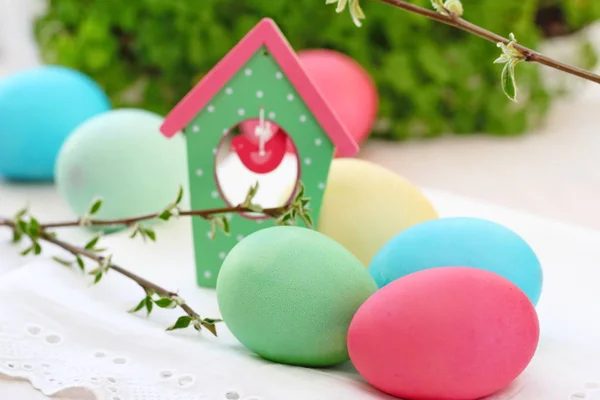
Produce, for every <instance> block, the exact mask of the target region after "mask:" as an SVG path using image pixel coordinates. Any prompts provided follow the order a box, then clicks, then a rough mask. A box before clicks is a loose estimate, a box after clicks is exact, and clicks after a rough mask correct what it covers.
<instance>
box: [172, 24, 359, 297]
mask: <svg viewBox="0 0 600 400" xmlns="http://www.w3.org/2000/svg"><path fill="white" fill-rule="evenodd" d="M161 131H162V133H163V134H164V135H165V136H167V137H171V136H173V135H175V134H176V133H178V132H181V131H183V132H184V134H185V135H186V141H187V154H188V161H187V162H188V167H189V187H190V189H189V190H190V198H191V206H192V208H193V209H209V208H217V207H227V206H236V205H238V204H240V203H241V202H243V200H244V196H245V194H246V193H247V191H248V189H249V188H250V186H252V185H253V184H254V183H255V182H256V181H259V183H260V187H259V191H258V194H257V196H256V197H255V202H258V204H260V205H261V206H262V207H265V208H266V207H277V206H280V205H283V204H285V203H286V202H287V201H288V200H289V199H290V198H291V197H292V196H293V195H294V191H295V188H296V187H297V185H298V182H300V181H302V183H303V184H304V186H305V193H306V195H307V196H308V197H310V198H311V203H310V207H311V209H312V213H311V216H312V217H313V219H314V221H315V225H318V223H319V222H318V217H319V212H320V208H321V202H322V198H323V193H324V190H325V186H326V183H327V175H328V173H329V166H330V164H331V160H332V158H333V154H334V151H337V152H338V154H339V155H340V156H342V157H351V156H354V155H355V154H356V153H357V151H358V146H357V144H356V143H355V142H354V140H353V139H352V138H351V137H350V135H349V134H348V133H347V132H346V130H345V129H344V127H343V126H342V125H341V124H340V122H339V121H338V119H337V118H336V116H335V115H334V113H333V112H332V111H331V109H330V108H329V106H328V105H327V104H326V102H325V101H324V100H323V98H322V96H321V95H320V93H319V91H318V90H317V88H316V87H315V86H314V84H313V83H312V82H311V80H310V78H309V77H308V76H307V74H306V72H305V71H304V70H303V68H302V66H301V64H300V62H299V60H298V58H297V56H296V54H295V53H294V51H293V49H292V48H291V46H290V44H289V43H288V42H287V40H286V39H285V37H284V36H283V34H282V33H281V31H280V30H279V28H278V27H277V25H276V24H275V23H274V22H273V21H272V20H271V19H263V20H262V21H261V22H259V23H258V25H256V26H255V27H254V28H253V29H252V30H251V31H250V32H249V33H248V34H247V35H246V36H245V37H244V38H243V39H242V40H241V41H240V42H239V43H238V44H237V45H236V46H235V47H234V48H233V49H232V50H231V51H230V52H229V53H228V54H227V55H226V56H225V57H224V58H223V59H222V60H221V61H220V62H219V63H218V64H217V65H216V66H215V67H214V69H213V70H211V71H210V72H209V73H208V74H207V75H206V76H204V78H203V79H202V80H201V81H200V82H199V83H198V84H197V85H196V86H195V87H194V88H193V89H192V91H191V92H190V93H189V94H188V95H186V97H185V98H184V99H183V100H182V101H181V102H180V103H179V104H177V105H176V106H175V108H174V109H173V110H172V111H171V112H170V113H169V115H167V117H166V119H165V121H164V123H163V125H162V127H161ZM226 179H227V180H228V181H227V182H225V180H226ZM269 183H270V185H271V187H270V188H269V187H268V186H269ZM228 218H230V219H231V221H230V222H231V223H230V225H231V235H230V236H225V235H222V234H221V235H219V234H217V236H216V237H215V238H212V237H211V236H212V235H211V226H210V223H209V221H206V220H204V219H201V218H193V222H192V225H193V235H194V250H195V259H196V268H197V281H198V285H200V286H204V287H215V285H216V279H217V275H218V272H219V269H220V266H221V263H222V262H223V260H224V259H225V257H226V256H227V253H228V252H229V250H230V249H231V248H232V247H233V246H235V244H236V243H237V242H238V241H240V240H242V239H243V238H244V237H245V236H247V235H249V234H251V233H252V232H255V231H257V230H259V229H262V228H265V227H269V226H273V224H274V220H273V219H261V218H258V217H257V216H256V215H241V214H232V215H230V216H228Z"/></svg>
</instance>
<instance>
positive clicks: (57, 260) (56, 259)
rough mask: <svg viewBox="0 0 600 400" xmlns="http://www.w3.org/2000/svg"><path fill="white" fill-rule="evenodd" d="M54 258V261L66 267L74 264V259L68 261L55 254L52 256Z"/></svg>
mask: <svg viewBox="0 0 600 400" xmlns="http://www.w3.org/2000/svg"><path fill="white" fill-rule="evenodd" d="M52 259H53V260H54V261H56V262H57V263H59V264H62V265H64V266H65V267H71V266H72V265H73V262H72V261H68V260H65V259H62V258H60V257H56V256H54V257H52Z"/></svg>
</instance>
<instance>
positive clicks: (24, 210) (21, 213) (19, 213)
mask: <svg viewBox="0 0 600 400" xmlns="http://www.w3.org/2000/svg"><path fill="white" fill-rule="evenodd" d="M28 211H29V210H28V209H27V207H25V208H22V209H20V210H19V211H17V213H16V214H15V217H14V219H15V220H18V219H21V218H23V217H24V216H25V214H27V212H28Z"/></svg>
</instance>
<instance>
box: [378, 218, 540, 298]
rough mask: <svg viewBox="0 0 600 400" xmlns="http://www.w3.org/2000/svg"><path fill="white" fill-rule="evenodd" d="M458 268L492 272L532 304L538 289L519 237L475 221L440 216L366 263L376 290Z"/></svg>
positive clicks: (534, 261)
mask: <svg viewBox="0 0 600 400" xmlns="http://www.w3.org/2000/svg"><path fill="white" fill-rule="evenodd" d="M450 266H462V267H473V268H480V269H484V270H487V271H491V272H494V273H496V274H498V275H501V276H503V277H504V278H506V279H508V280H510V281H511V282H513V283H514V284H515V285H517V286H518V287H519V288H520V289H521V290H522V291H523V292H524V293H525V294H526V295H527V296H528V297H529V299H530V300H531V302H532V303H533V304H534V305H536V304H537V302H538V300H539V298H540V294H541V291H542V280H543V275H542V268H541V265H540V262H539V260H538V258H537V256H536V255H535V253H534V252H533V250H532V249H531V247H530V246H529V245H528V244H527V243H526V242H525V240H523V239H522V238H521V237H520V236H519V235H517V234H516V233H514V232H513V231H511V230H510V229H508V228H506V227H504V226H502V225H499V224H497V223H495V222H491V221H487V220H484V219H479V218H441V219H435V220H431V221H427V222H423V223H420V224H417V225H413V226H412V227H410V228H408V229H406V230H404V231H402V232H400V233H399V234H398V235H396V236H395V237H394V238H392V239H391V240H390V241H389V242H387V243H386V244H385V245H384V246H383V247H382V248H381V249H380V250H379V252H378V253H377V254H376V255H375V257H374V258H373V260H372V261H371V264H370V265H369V272H370V273H371V276H372V277H373V278H374V279H375V281H376V282H377V285H378V286H379V287H383V286H385V285H387V284H388V283H390V282H392V281H394V280H396V279H398V278H401V277H403V276H406V275H408V274H411V273H413V272H417V271H422V270H425V269H430V268H436V267H450Z"/></svg>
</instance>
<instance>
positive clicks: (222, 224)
mask: <svg viewBox="0 0 600 400" xmlns="http://www.w3.org/2000/svg"><path fill="white" fill-rule="evenodd" d="M213 225H214V226H215V227H218V228H219V229H220V230H221V231H223V233H224V234H225V235H227V236H229V235H230V234H231V231H230V229H229V228H230V226H229V220H228V219H227V217H226V216H225V215H219V216H216V217H213V218H212V219H211V234H212V232H213V230H212V228H213ZM215 234H216V229H215Z"/></svg>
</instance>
